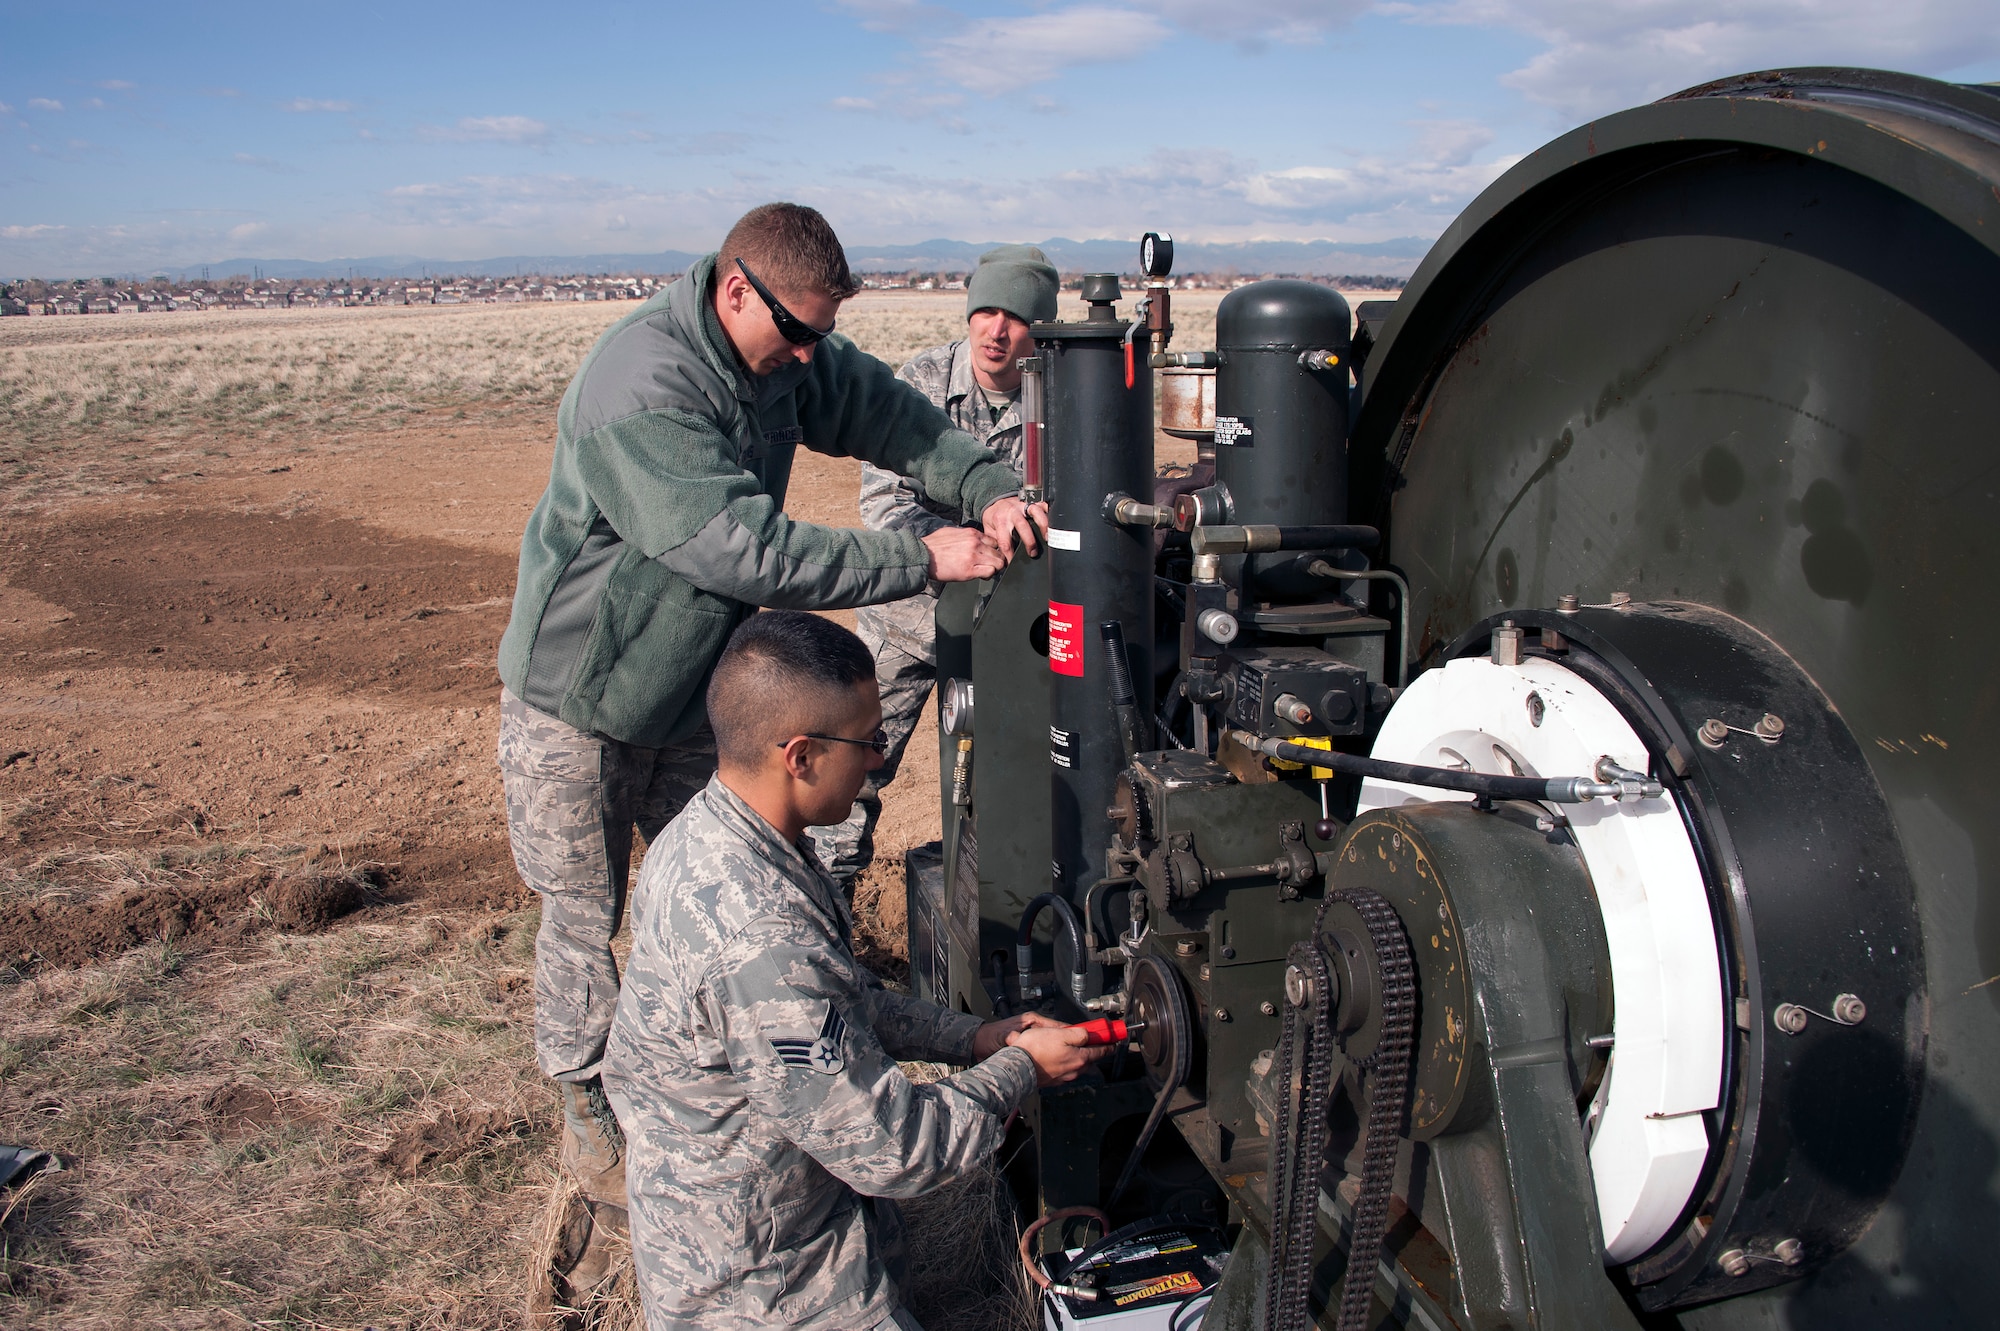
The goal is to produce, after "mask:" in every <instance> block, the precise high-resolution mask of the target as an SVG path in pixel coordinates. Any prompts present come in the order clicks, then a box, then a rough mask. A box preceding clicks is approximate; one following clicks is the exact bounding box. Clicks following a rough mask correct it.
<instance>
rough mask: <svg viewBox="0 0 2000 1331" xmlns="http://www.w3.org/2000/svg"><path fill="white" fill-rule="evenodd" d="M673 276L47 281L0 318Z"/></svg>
mask: <svg viewBox="0 0 2000 1331" xmlns="http://www.w3.org/2000/svg"><path fill="white" fill-rule="evenodd" d="M679 276H680V274H678V273H639V274H623V273H621V274H612V275H584V274H552V275H541V274H536V275H526V274H524V275H522V276H520V277H517V278H511V279H506V278H443V277H440V278H428V277H425V278H390V279H385V280H383V281H379V282H364V281H347V282H308V281H278V280H275V279H271V278H253V279H245V278H241V277H237V278H228V279H225V280H223V281H220V282H209V281H203V282H199V283H180V284H176V283H171V282H169V281H167V280H166V279H165V278H155V279H154V280H153V281H151V282H141V283H123V282H113V281H111V280H109V279H102V280H98V281H81V280H76V281H63V282H48V281H42V280H39V279H32V278H30V279H23V280H21V281H17V282H10V283H6V284H0V317H4V316H7V315H49V314H163V313H172V312H174V311H176V310H212V309H220V310H273V309H317V310H326V309H342V308H346V307H350V306H369V305H485V304H505V305H514V304H521V303H524V302H527V301H539V300H582V301H594V300H645V299H647V298H648V297H651V296H653V295H655V294H657V293H658V292H659V291H661V290H662V289H663V288H665V287H666V286H667V285H668V284H670V283H672V282H673V281H675V280H676V279H677V278H678V277H679Z"/></svg>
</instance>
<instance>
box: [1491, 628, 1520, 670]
mask: <svg viewBox="0 0 2000 1331" xmlns="http://www.w3.org/2000/svg"><path fill="white" fill-rule="evenodd" d="M1493 664H1494V665H1503V666H1513V665H1519V664H1521V630H1520V629H1519V628H1517V627H1515V625H1514V621H1513V620H1511V619H1510V620H1507V621H1505V622H1504V623H1502V624H1501V625H1500V627H1499V628H1497V629H1494V630H1493Z"/></svg>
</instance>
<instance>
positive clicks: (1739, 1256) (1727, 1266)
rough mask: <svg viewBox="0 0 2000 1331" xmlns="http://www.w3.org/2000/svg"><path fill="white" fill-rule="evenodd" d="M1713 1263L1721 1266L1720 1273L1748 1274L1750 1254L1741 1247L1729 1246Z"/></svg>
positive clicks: (1727, 1274) (1730, 1274)
mask: <svg viewBox="0 0 2000 1331" xmlns="http://www.w3.org/2000/svg"><path fill="white" fill-rule="evenodd" d="M1715 1264H1716V1265H1717V1266H1719V1267H1721V1268H1722V1274H1724V1275H1726V1276H1743V1275H1749V1274H1750V1254H1749V1253H1747V1252H1745V1251H1743V1249H1741V1248H1731V1249H1730V1250H1729V1251H1728V1252H1725V1253H1723V1254H1722V1255H1721V1256H1720V1257H1717V1258H1716V1259H1715Z"/></svg>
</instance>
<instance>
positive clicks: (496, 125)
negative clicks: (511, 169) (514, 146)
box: [417, 116, 549, 143]
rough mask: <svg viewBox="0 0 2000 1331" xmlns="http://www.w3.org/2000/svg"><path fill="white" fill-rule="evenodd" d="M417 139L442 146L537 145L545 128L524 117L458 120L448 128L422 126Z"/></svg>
mask: <svg viewBox="0 0 2000 1331" xmlns="http://www.w3.org/2000/svg"><path fill="white" fill-rule="evenodd" d="M417 137H418V138H421V139H429V140H432V141H436V142H444V143H541V142H543V141H545V140H546V139H547V138H548V137H549V127H548V126H547V125H545V124H543V123H542V122H541V121H539V120H534V119H531V118H529V117H528V116H462V117H460V119H459V121H458V123H457V124H455V125H452V126H450V127H448V128H447V127H444V126H439V125H422V126H419V127H418V129H417Z"/></svg>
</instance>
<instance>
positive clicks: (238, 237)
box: [225, 222, 270, 245]
mask: <svg viewBox="0 0 2000 1331" xmlns="http://www.w3.org/2000/svg"><path fill="white" fill-rule="evenodd" d="M268 230H270V227H269V226H267V225H266V224H265V223H263V222H245V223H243V224H242V225H241V226H233V227H230V228H229V230H228V232H227V233H225V234H227V235H228V237H229V239H230V241H231V243H233V244H237V245H241V244H243V243H244V242H245V241H249V240H255V239H256V238H257V237H259V236H261V235H263V234H264V233H265V232H266V231H268Z"/></svg>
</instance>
